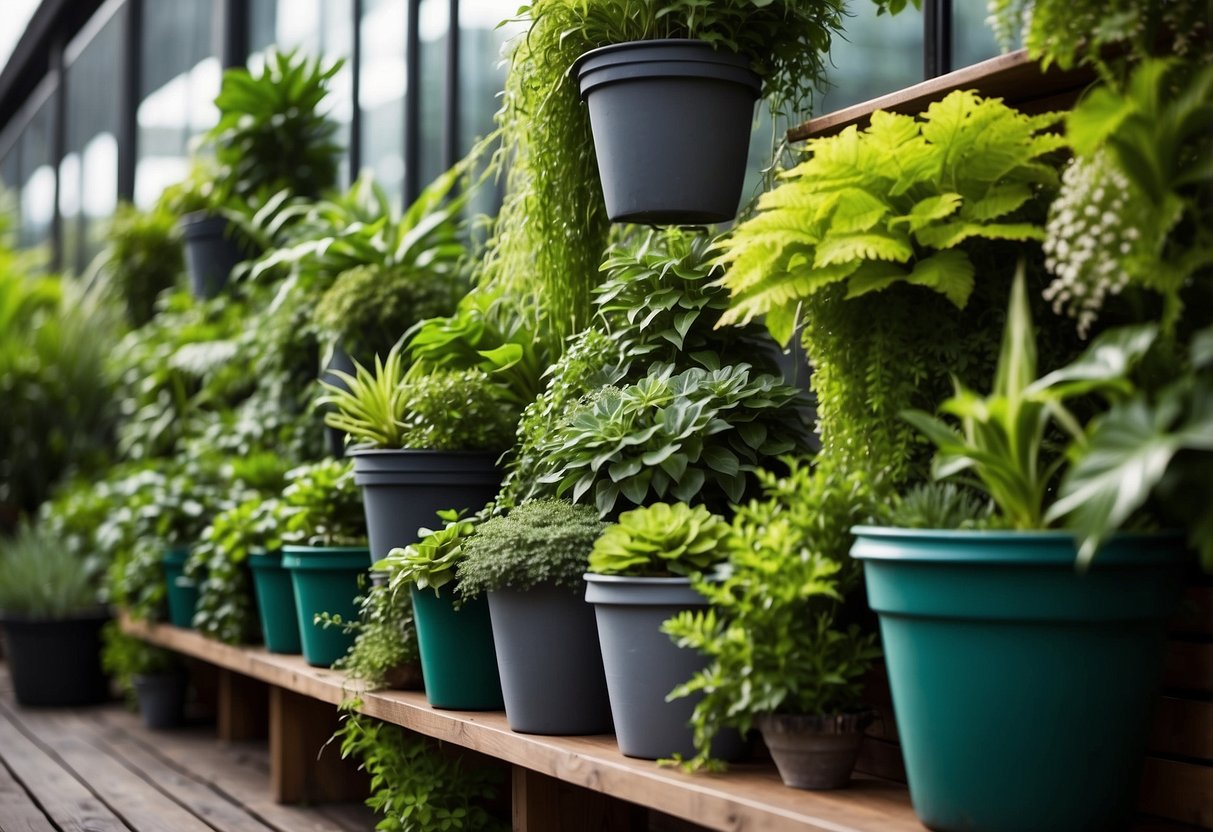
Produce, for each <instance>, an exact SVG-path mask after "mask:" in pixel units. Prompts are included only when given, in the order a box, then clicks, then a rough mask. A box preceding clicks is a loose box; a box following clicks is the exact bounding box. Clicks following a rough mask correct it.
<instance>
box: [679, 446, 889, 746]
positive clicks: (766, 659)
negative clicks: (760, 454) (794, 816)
mask: <svg viewBox="0 0 1213 832" xmlns="http://www.w3.org/2000/svg"><path fill="white" fill-rule="evenodd" d="M787 465H788V474H787V476H786V477H778V476H776V475H775V474H773V473H770V472H766V471H764V472H761V473H760V475H759V476H760V479H761V481H762V488H763V497H762V498H761V499H756V500H752V501H751V502H749V503H748V504H746V505H744V506H741V507H739V508H738V510H737V514H736V516H735V517H734V519H733V523H732V525H731V527H728V526H726V537H725V538H724V540H723V541H722V542H721V543H720V544H719V545H718V548H719V551H720V552H721V553H722V554H725V553H727V558H728V559H727V561H726V562H725V564H724V565H723V566H722V567H721V568H720V569H719V570H718V571H717V574H715V575H713V576H712V577H711V578H709V577H707V576H705V575H702V574H701V575H698V576H696V577H694V578H693V579H692V582H693V585H694V586H695V589H696V590H698V591H699V592H700V593H702V594H703V595H704V596H705V597H706V598H708V600H709V601H710V602H711V608H710V609H708V610H706V611H703V610H700V611H696V612H690V611H686V612H683V613H680V614H679V615H678V616H676V617H674V618H672V619H670V620H669V621H667V622H666V623H665V625H663V628H662V629H663V631H664V632H666V633H668V634H669V635H670V636H671V637H672V638H673V639H674V640H675V641H676V643H678V644H679V646H681V647H686V648H691V649H695V650H698V651H700V652H702V653H703V654H705V655H706V656H707V657H708V659H709V664H708V666H707V667H706V668H705V669H704V670H702V671H700V672H699V673H697V674H696V675H695V676H693V677H692V678H691V679H690V680H688V681H687V682H685V683H684V684H682V685H679V686H678V687H677V688H675V689H674V690H673V691H672V692H671V694H670V698H671V699H674V698H680V697H684V696H691V695H702V698H701V699H700V700H699V702H698V703H697V704H696V706H695V711H694V714H693V717H692V720H691V724H692V725H693V727H694V734H695V748H696V752H697V753H696V755H695V756H694V757H693V758H692V759H690V760H688V761H686V765H687V766H688V767H689V768H692V769H695V768H701V767H705V766H706V767H709V768H718V767H719V766H718V764H717V763H715V762H714V761H712V760H711V757H710V745H711V740H712V737H713V736H714V735H715V734H716V733H717V732H718V731H719V730H720V729H721V728H723V727H725V726H732V727H735V728H738V729H739V730H741V731H742V732H743V733H744V732H745V731H748V730H749V729H750V727H751V726H752V724H753V720H754V717H755V716H758V715H761V714H773V713H782V714H797V715H816V716H827V715H831V714H836V713H840V712H845V711H848V710H853V709H855V708H857V707H859V706H860V705H861V704H862V699H861V697H862V693H863V682H862V680H863V676H864V674H865V673H866V672H867V670H868V668H869V667H870V666H871V663H872V661H873V660H874V659H875V658H877V657H878V656H879V655H880V651H879V649H878V648H877V646H876V636H875V634H871V633H864V632H863V631H862V630H860V628H859V627H857V626H855V625H850V626H848V625H845V624H843V623H841V622H840V614H839V605H840V603H841V602H842V600H843V598H844V597H845V593H846V592H848V591H849V590H850V589H851V588H853V587H854V586H855V584H856V582H857V580H858V570H856V569H855V568H854V567H853V566H852V564H851V561H850V558H849V557H848V556H847V552H848V550H849V548H850V545H851V540H852V537H851V534H850V531H849V528H850V526H851V525H853V524H855V523H857V522H862V521H863V519H864V518H865V517H866V516H867V514H869V513H870V512H871V511H873V510H874V509H875V508H876V500H875V499H874V497H873V493H872V490H871V487H870V485H869V483H868V478H867V476H866V475H865V474H864V472H862V471H850V472H844V471H843V470H842V469H841V468H839V467H837V466H828V465H827V466H824V467H823V466H821V465H817V466H815V467H810V466H809V465H808V464H807V463H801V462H798V461H796V460H794V459H788V460H787Z"/></svg>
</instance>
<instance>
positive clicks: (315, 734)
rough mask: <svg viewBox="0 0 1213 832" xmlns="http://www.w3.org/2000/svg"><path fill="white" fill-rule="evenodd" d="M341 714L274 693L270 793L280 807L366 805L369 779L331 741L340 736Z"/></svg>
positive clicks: (317, 703)
mask: <svg viewBox="0 0 1213 832" xmlns="http://www.w3.org/2000/svg"><path fill="white" fill-rule="evenodd" d="M338 722H339V718H338V714H337V708H336V707H335V706H334V705H330V704H328V703H327V702H321V701H320V700H317V699H312V698H311V697H310V696H303V695H301V694H298V693H292V692H291V691H289V690H286V689H284V688H279V687H271V688H270V788H271V790H272V791H273V796H274V800H276V801H277V802H279V803H339V802H343V801H350V800H365V799H366V797H367V795H368V794H370V781H369V780H368V778H367V776H366V773H365V772H362V771H359V770H358V764H357V762H356V761H355V760H343V759H341V749H340V748H339V747H338V744H337V743H336V742H333V743H329V738H330V737H332V735H333V732H334V731H336V730H337V726H338Z"/></svg>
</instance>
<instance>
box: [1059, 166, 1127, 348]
mask: <svg viewBox="0 0 1213 832" xmlns="http://www.w3.org/2000/svg"><path fill="white" fill-rule="evenodd" d="M1061 181H1062V187H1061V193H1060V194H1059V195H1058V197H1057V199H1056V200H1054V202H1053V205H1052V206H1051V207H1050V208H1049V221H1048V223H1047V225H1046V226H1045V235H1046V236H1045V242H1044V251H1045V255H1046V259H1045V267H1046V268H1047V269H1048V270H1049V271H1050V272H1052V273H1053V275H1054V280H1053V282H1052V283H1050V284H1049V286H1048V288H1047V289H1045V292H1044V297H1045V300H1047V301H1050V302H1051V303H1052V304H1053V311H1054V312H1056V313H1057V314H1059V315H1060V314H1063V313H1064V314H1067V315H1069V316H1070V317H1071V318H1074V319H1076V320H1077V322H1078V333H1079V335H1081V336H1082V337H1084V338H1085V337H1086V336H1087V332H1088V331H1089V330H1090V327H1091V324H1093V323H1094V322H1095V319H1096V318H1097V317H1098V315H1099V311H1100V309H1102V308H1103V304H1104V300H1105V299H1106V298H1107V297H1108V295H1116V294H1119V293H1120V291H1121V290H1122V289H1124V287H1125V286H1126V285H1127V284H1128V282H1129V280H1130V273H1129V263H1130V262H1131V261H1132V259H1133V258H1134V257H1135V256H1136V255H1137V254H1138V253H1139V251H1140V248H1141V236H1142V235H1141V230H1140V228H1139V224H1138V223H1136V222H1134V218H1133V213H1134V209H1135V208H1138V207H1140V206H1141V204H1142V201H1141V200H1139V199H1135V198H1134V197H1135V194H1134V193H1133V187H1132V185H1131V184H1130V183H1129V180H1128V178H1127V177H1125V175H1124V174H1123V173H1121V171H1120V170H1119V169H1118V168H1117V167H1116V165H1115V164H1113V163H1112V161H1111V159H1110V158H1109V157H1108V155H1107V154H1106V153H1104V152H1100V153H1097V154H1096V155H1094V156H1092V157H1090V158H1077V159H1073V160H1071V162H1070V164H1069V165H1068V166H1067V167H1066V170H1065V172H1064V173H1063V174H1062V180H1061Z"/></svg>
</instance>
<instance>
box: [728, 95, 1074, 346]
mask: <svg viewBox="0 0 1213 832" xmlns="http://www.w3.org/2000/svg"><path fill="white" fill-rule="evenodd" d="M1057 121H1058V116H1057V115H1056V114H1050V113H1046V114H1044V115H1038V116H1026V115H1023V114H1021V113H1018V112H1016V111H1015V110H1012V109H1011V108H1010V107H1007V106H1006V105H1005V104H1003V103H1002V102H1001V101H999V100H997V99H982V98H980V97H979V96H978V95H977V94H975V93H973V92H967V91H957V92H953V93H951V94H950V95H948V96H947V97H945V98H944V99H943V100H942V101H939V102H936V103H934V104H932V105H931V106H930V107H928V108H927V111H926V113H925V114H923V115H922V116H921V117H920V118H917V119H916V118H914V117H913V116H905V115H898V114H895V113H886V112H883V111H878V112H876V113H874V114H873V115H872V124H871V126H870V127H869V128H867V129H866V130H864V131H862V132H861V131H858V130H856V129H855V128H854V127H850V128H847V129H846V130H844V131H843V132H842V133H841V134H839V135H837V136H831V137H829V138H824V139H816V140H813V141H811V142H809V144H808V147H807V153H808V154H809V158H808V159H806V160H805V161H804V162H802V163H801V164H799V165H798V166H796V167H795V168H793V169H792V170H790V171H788V172H787V173H786V174H784V176H783V179H784V182H783V183H782V184H781V185H780V186H779V187H777V188H775V189H774V190H772V191H770V192H768V193H766V194H764V195H763V196H762V197H761V198H760V199H759V202H758V208H759V213H758V215H757V216H755V217H753V218H752V219H749V220H747V221H746V222H744V223H742V224H741V225H739V226H738V227H737V228H736V229H735V230H734V231H733V233H732V235H730V236H729V237H727V238H725V239H724V241H723V242H722V247H723V254H722V255H721V257H720V261H721V262H722V263H724V264H726V265H727V266H728V270H727V272H726V273H725V276H724V279H723V283H724V285H725V286H727V287H728V289H729V291H730V292H731V294H732V304H731V307H730V309H729V311H728V312H726V313H725V315H724V316H723V318H722V321H723V322H724V323H730V322H736V321H743V322H744V321H749V320H751V319H752V318H753V317H754V316H756V315H765V316H766V324H767V326H768V328H770V330H771V332H772V334H774V335H775V337H776V339H778V340H779V341H780V342H781V343H786V342H787V341H788V340H789V339H790V338H791V336H792V333H793V332H794V330H795V328H796V325H797V323H798V319H799V317H800V315H801V314H802V304H803V302H804V301H805V300H807V299H809V298H811V297H812V296H813V295H815V294H817V293H819V292H821V291H822V290H823V289H825V288H827V287H829V286H831V285H833V284H836V283H845V286H846V297H847V298H855V297H859V296H862V295H865V294H867V293H869V292H877V291H881V290H884V289H887V288H888V287H890V286H892V285H894V284H896V283H901V282H906V283H909V284H911V285H915V286H922V287H926V288H929V289H931V290H933V291H936V292H939V293H940V294H942V295H944V296H945V297H946V298H947V299H948V300H949V301H951V302H952V303H953V304H955V306H957V307H958V308H961V309H963V308H964V307H965V304H966V303H967V302H968V299H969V295H970V294H971V292H972V291H973V285H974V273H975V269H974V265H973V262H972V259H971V256H970V254H969V253H968V252H967V251H966V247H965V246H963V245H962V244H964V243H966V241H985V240H991V239H993V240H1016V241H1024V240H1041V239H1043V238H1044V232H1043V229H1041V228H1040V226H1039V225H1037V224H1036V223H1034V222H1031V221H1029V220H1028V219H1027V217H1026V215H1025V211H1026V208H1025V206H1028V207H1030V203H1032V202H1033V200H1034V199H1035V198H1036V197H1037V196H1038V195H1039V194H1040V193H1041V191H1042V186H1044V189H1045V190H1048V189H1050V188H1052V187H1054V186H1055V185H1056V179H1057V174H1056V172H1055V171H1054V169H1053V167H1052V166H1051V165H1049V164H1048V163H1047V161H1046V158H1045V157H1047V156H1048V155H1049V154H1051V153H1053V152H1054V151H1056V150H1058V149H1059V148H1061V147H1063V146H1064V144H1065V140H1064V139H1062V138H1061V137H1060V136H1058V135H1056V134H1054V133H1049V132H1047V131H1048V129H1049V128H1050V127H1051V126H1053V125H1054V124H1056V123H1057Z"/></svg>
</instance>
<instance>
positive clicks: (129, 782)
mask: <svg viewBox="0 0 1213 832" xmlns="http://www.w3.org/2000/svg"><path fill="white" fill-rule="evenodd" d="M0 680H2V681H0V832H212V830H214V831H215V832H355V830H358V832H366V830H370V829H372V828H373V827H374V823H375V819H374V817H373V815H372V813H371V812H370V810H368V809H366V808H365V807H364V806H361V805H359V804H335V805H334V804H329V805H325V806H322V807H315V808H305V807H298V806H283V805H279V804H277V803H274V802H273V800H272V799H271V798H270V787H269V779H270V775H269V763H268V751H267V748H266V745H265V743H264V742H241V743H219V742H217V741H216V740H215V734H214V729H213V728H211V727H208V726H197V727H187V728H182V729H176V730H172V731H149V730H147V729H146V728H144V727H143V725H142V724H141V723H140V722H139V719H138V717H137V716H135V715H134V714H132V713H129V712H128V711H126V710H125V709H124V708H123V707H122V706H121V705H120V704H118V703H114V704H111V705H103V706H97V707H90V708H79V709H66V710H65V709H45V710H44V709H33V708H21V707H19V706H17V704H16V703H15V702H14V700H13V697H12V693H11V691H10V690H9V689H8V674H7V672H5V671H4V670H3V668H0Z"/></svg>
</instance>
